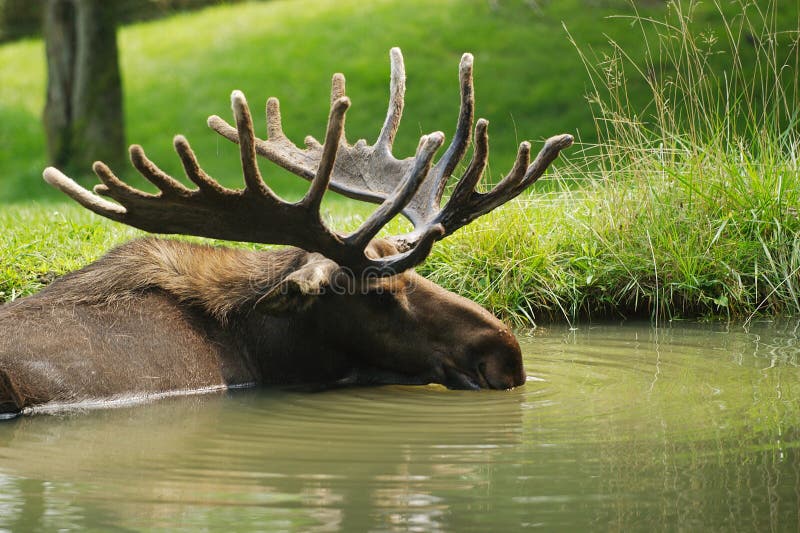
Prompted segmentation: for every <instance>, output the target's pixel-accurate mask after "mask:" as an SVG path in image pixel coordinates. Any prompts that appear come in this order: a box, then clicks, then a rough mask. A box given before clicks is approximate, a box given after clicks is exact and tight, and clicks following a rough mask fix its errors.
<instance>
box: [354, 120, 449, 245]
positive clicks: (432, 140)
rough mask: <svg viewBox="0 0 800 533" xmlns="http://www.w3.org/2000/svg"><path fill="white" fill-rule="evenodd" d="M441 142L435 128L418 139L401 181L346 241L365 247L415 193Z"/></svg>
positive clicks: (441, 134)
mask: <svg viewBox="0 0 800 533" xmlns="http://www.w3.org/2000/svg"><path fill="white" fill-rule="evenodd" d="M443 143H444V133H442V132H440V131H437V132H434V133H431V134H430V135H427V136H423V137H422V139H420V143H419V148H418V149H417V153H416V155H415V156H414V165H413V166H412V167H411V168H410V169H409V170H408V171H407V172H406V175H405V176H403V179H402V181H401V182H400V184H399V185H398V186H397V188H396V189H395V190H394V192H393V193H392V195H391V196H389V197H388V198H387V199H386V200H384V202H383V203H382V204H381V206H380V207H379V208H378V209H376V210H375V211H374V212H373V213H372V215H370V217H369V218H368V219H367V220H366V221H365V222H364V223H363V224H362V225H361V227H359V228H358V230H356V231H355V232H353V233H352V234H350V235H349V236H348V237H347V238H346V239H345V243H346V244H351V245H353V246H355V247H356V248H359V249H364V248H365V247H366V246H367V244H369V242H370V241H371V240H372V239H373V238H374V237H375V235H377V234H378V232H379V231H380V230H381V228H383V227H384V226H385V225H386V224H387V223H388V222H389V221H390V220H391V219H392V218H394V217H395V216H396V215H397V214H398V213H400V211H402V210H403V208H404V207H405V206H406V205H407V204H408V202H409V201H410V200H411V198H413V197H414V194H416V192H417V190H418V189H419V187H420V185H421V184H422V183H423V181H424V180H425V179H426V177H427V175H428V171H429V170H430V168H431V161H432V160H433V156H434V154H436V152H437V150H439V148H440V147H441V146H442V144H443Z"/></svg>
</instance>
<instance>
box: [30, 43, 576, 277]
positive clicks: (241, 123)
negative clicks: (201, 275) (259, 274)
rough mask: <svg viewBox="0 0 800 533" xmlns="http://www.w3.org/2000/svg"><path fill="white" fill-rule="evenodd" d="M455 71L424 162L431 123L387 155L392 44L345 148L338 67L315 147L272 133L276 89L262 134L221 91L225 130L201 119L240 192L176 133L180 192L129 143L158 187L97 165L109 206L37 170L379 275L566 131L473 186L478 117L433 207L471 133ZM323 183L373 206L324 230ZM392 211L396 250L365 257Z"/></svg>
mask: <svg viewBox="0 0 800 533" xmlns="http://www.w3.org/2000/svg"><path fill="white" fill-rule="evenodd" d="M460 79H461V110H460V112H459V117H458V122H457V125H456V133H455V135H454V136H453V140H452V141H451V143H450V145H449V146H448V148H447V150H446V151H445V153H444V155H443V156H442V157H441V159H439V161H437V162H436V164H435V165H434V164H433V163H432V161H433V156H434V155H435V153H436V151H437V150H438V149H439V148H440V147H441V145H442V144H443V142H444V135H443V134H442V133H441V132H434V133H431V134H429V135H426V136H423V137H422V138H421V139H420V142H419V145H418V147H417V151H416V154H415V155H414V156H413V157H408V158H406V159H402V160H398V159H396V158H395V157H394V156H393V155H392V153H391V150H392V144H393V142H394V137H395V135H396V133H397V129H398V127H399V125H400V118H401V116H402V111H403V96H404V93H405V69H404V66H403V57H402V55H401V53H400V50H399V49H398V48H393V49H392V50H391V89H390V99H389V109H388V112H387V116H386V120H385V121H384V124H383V127H382V129H381V132H380V134H379V136H378V140H377V141H376V142H375V144H374V145H371V146H369V145H367V143H366V141H363V140H360V141H358V142H356V143H355V144H354V145H350V144H348V143H347V141H346V139H345V137H344V117H345V113H346V111H347V109H348V108H349V107H350V100H349V99H348V98H347V97H346V96H345V80H344V76H342V75H341V74H336V75H334V77H333V81H332V87H331V110H330V116H329V118H328V126H327V130H326V133H325V140H324V143H322V144H320V143H319V142H318V141H317V140H316V139H314V138H313V137H310V136H309V137H307V138H306V148H305V149H300V148H298V147H297V146H296V145H295V144H294V143H292V142H291V141H290V140H289V139H288V138H287V137H286V135H284V133H283V129H282V127H281V118H280V108H279V104H278V100H277V99H275V98H270V99H269V100H268V101H267V134H268V139H266V140H262V139H258V138H257V137H256V136H255V133H254V131H253V122H252V118H251V116H250V110H249V108H248V106H247V101H246V100H245V97H244V95H243V94H242V93H241V92H239V91H234V92H233V94H232V95H231V104H232V107H233V113H234V119H235V122H236V126H235V127H233V126H231V125H230V124H228V123H227V122H225V121H224V120H223V119H221V118H219V117H217V116H211V117H209V119H208V124H209V126H210V127H212V128H213V129H214V130H216V131H217V132H218V133H220V134H221V135H223V136H224V137H226V138H227V139H229V140H231V141H233V142H236V143H238V144H239V148H240V155H241V163H242V173H243V176H244V182H245V187H244V189H238V190H232V189H227V188H225V187H223V186H222V185H220V184H219V183H218V182H217V181H215V180H214V179H212V178H211V177H210V176H208V175H207V174H206V173H205V172H204V171H203V170H202V169H201V168H200V165H199V163H198V162H197V158H196V157H195V155H194V152H193V151H192V149H191V148H190V146H189V143H188V142H187V141H186V139H185V138H184V137H183V136H180V135H178V136H176V137H175V141H174V145H175V150H176V151H177V153H178V156H179V157H180V159H181V162H182V164H183V167H184V170H185V172H186V175H187V177H188V178H189V179H190V180H191V181H192V182H194V183H195V185H197V189H188V188H187V187H185V186H184V185H182V184H181V183H180V182H179V181H177V180H175V179H174V178H172V177H171V176H169V175H167V174H166V173H165V172H164V171H162V170H161V169H159V168H158V167H157V166H156V165H155V164H154V163H152V162H151V161H150V160H149V159H147V157H146V156H145V154H144V151H143V150H142V148H141V147H140V146H138V145H133V146H131V149H130V152H131V162H132V163H133V166H134V167H135V168H136V169H137V170H138V171H139V173H141V174H142V175H143V176H144V177H145V178H147V179H148V180H149V181H150V182H152V183H153V184H154V185H156V187H158V189H159V190H160V192H159V193H157V194H149V193H146V192H143V191H140V190H138V189H135V188H133V187H131V186H130V185H128V184H126V183H125V182H123V181H122V180H120V179H119V178H118V177H117V176H115V175H114V174H113V172H112V171H111V170H110V169H109V168H108V167H107V166H106V165H105V164H103V163H101V162H97V163H95V164H94V166H93V170H94V172H95V174H97V176H98V177H99V178H100V180H101V181H102V184H101V185H97V186H95V188H94V192H95V193H97V194H101V195H104V196H108V197H110V198H112V199H114V200H116V201H117V202H119V203H113V202H109V201H107V200H105V199H103V198H101V197H100V196H97V195H96V194H93V193H91V192H89V191H87V190H86V189H84V188H83V187H81V186H80V185H78V184H77V183H75V182H74V181H73V180H72V179H70V178H69V177H67V176H65V175H64V174H62V173H61V172H60V171H59V170H57V169H55V168H53V167H48V168H47V169H45V171H44V179H45V180H46V181H47V182H48V183H50V184H51V185H53V186H55V187H56V188H58V189H60V190H61V191H63V192H65V193H66V194H67V195H69V196H70V197H72V198H73V199H74V200H76V201H77V202H78V203H80V204H81V205H83V206H84V207H86V208H87V209H90V210H91V211H93V212H95V213H97V214H99V215H102V216H104V217H107V218H110V219H112V220H115V221H118V222H122V223H124V224H128V225H130V226H134V227H137V228H140V229H143V230H146V231H150V232H158V233H177V234H185V235H196V236H202V237H211V238H217V239H227V240H235V241H247V242H258V243H270V244H292V245H295V246H299V247H300V248H303V249H305V250H308V251H313V252H319V253H322V254H323V255H325V256H326V257H328V258H330V259H332V260H334V261H336V262H337V263H338V264H340V265H341V266H344V267H348V268H350V269H352V270H353V271H354V272H355V273H364V272H366V271H369V272H370V273H371V274H373V275H378V276H388V275H392V274H396V273H398V272H402V271H403V270H406V269H408V268H411V267H413V266H415V265H417V264H419V263H421V262H422V261H424V259H425V258H426V257H427V255H428V254H429V253H430V250H431V247H432V246H433V243H434V241H436V240H438V239H441V238H442V237H444V236H446V235H449V234H450V233H452V232H454V231H455V230H457V229H458V228H460V227H461V226H464V225H466V224H468V223H469V222H471V221H472V220H474V219H475V218H477V217H479V216H481V215H483V214H485V213H487V212H489V211H491V210H492V209H494V208H495V207H497V206H499V205H502V204H503V203H505V202H507V201H508V200H510V199H512V198H514V197H515V196H517V195H518V194H519V193H521V192H522V191H523V190H524V189H525V188H527V187H528V186H529V185H531V184H532V183H533V182H534V181H536V180H537V179H538V178H539V177H540V176H541V175H542V174H543V173H544V171H545V169H546V168H547V166H548V165H549V164H550V163H551V162H552V161H553V160H554V159H555V158H556V157H557V156H558V153H559V151H560V150H562V149H563V148H566V147H567V146H569V145H570V144H572V137H571V136H570V135H559V136H556V137H551V138H550V139H548V140H547V141H546V142H545V145H544V147H543V148H542V150H541V151H540V152H539V155H538V156H537V157H536V159H535V160H534V161H533V163H531V164H529V156H530V144H529V143H527V142H523V143H522V144H521V145H520V147H519V152H518V154H517V159H516V162H515V163H514V166H513V168H512V170H511V172H510V173H509V174H508V175H507V176H506V177H505V178H503V179H502V180H501V181H500V183H498V184H497V185H496V186H495V187H494V188H493V189H492V190H491V191H489V192H487V193H480V192H477V191H476V190H475V187H476V185H477V184H478V182H479V181H480V179H481V177H482V175H483V171H484V168H485V167H486V163H487V160H488V144H489V141H488V134H487V126H488V122H487V121H486V120H483V119H480V120H478V122H477V124H476V126H475V149H474V154H473V158H472V161H471V162H470V164H469V165H468V167H467V169H466V171H465V173H464V175H463V176H462V177H461V178H460V180H459V181H458V183H457V184H456V186H455V189H454V190H453V193H452V195H451V196H450V199H449V201H448V202H447V204H446V205H445V206H444V208H440V207H439V204H440V202H441V198H442V195H443V193H444V190H445V185H446V183H447V180H448V179H449V178H450V176H451V175H452V173H453V172H454V170H455V168H456V166H457V165H458V163H459V162H460V161H461V159H462V158H463V157H464V154H465V153H466V151H467V148H468V146H469V143H470V140H471V139H470V131H471V129H472V121H473V115H474V96H473V84H472V56H471V55H470V54H464V56H463V57H462V59H461V66H460ZM257 154H258V155H261V156H264V157H266V158H267V159H269V160H270V161H273V162H274V163H276V164H278V165H280V166H281V167H283V168H285V169H287V170H289V171H290V172H292V173H294V174H296V175H298V176H300V177H302V178H305V179H307V180H309V181H311V186H310V187H309V189H308V192H307V193H306V195H305V196H304V197H303V199H302V200H300V201H299V202H296V203H289V202H286V201H284V200H282V199H281V198H279V197H278V196H277V195H275V193H274V192H273V191H272V190H271V189H270V188H269V186H267V184H266V183H264V180H263V179H262V177H261V174H260V172H259V169H258V165H257V161H256V155H257ZM328 187H330V188H332V189H334V190H336V191H338V192H341V193H342V194H345V195H346V196H350V197H352V198H356V199H360V200H367V201H370V202H376V203H381V206H380V207H379V208H378V209H376V210H375V212H374V213H373V214H372V215H371V216H370V217H369V218H368V219H367V220H366V221H365V222H364V223H363V224H362V225H361V227H359V228H358V229H357V230H356V231H355V232H353V233H351V234H349V235H343V234H340V233H337V232H335V231H332V230H331V229H330V228H328V227H327V226H326V225H325V224H324V222H323V221H322V219H321V216H320V203H321V201H322V197H323V195H324V193H325V190H326V189H327V188H328ZM401 212H402V213H403V214H404V215H405V216H406V217H407V218H408V219H409V220H410V221H411V222H412V224H413V225H414V231H413V232H412V233H410V234H408V235H401V236H394V237H392V239H394V241H395V242H396V243H397V244H398V247H399V248H400V250H401V252H400V253H398V254H396V255H394V256H391V257H386V258H379V259H371V258H368V257H366V255H365V249H366V247H367V246H368V244H369V242H370V241H371V240H372V239H373V238H374V237H375V235H377V233H378V232H379V231H380V229H381V228H382V227H383V226H384V225H386V224H387V223H388V222H389V221H390V220H391V219H392V218H394V217H395V216H396V215H397V214H398V213H401Z"/></svg>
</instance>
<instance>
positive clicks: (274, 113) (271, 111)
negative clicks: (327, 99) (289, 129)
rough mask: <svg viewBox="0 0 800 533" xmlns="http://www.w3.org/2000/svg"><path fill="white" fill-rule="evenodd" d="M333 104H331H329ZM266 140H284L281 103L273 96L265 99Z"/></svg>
mask: <svg viewBox="0 0 800 533" xmlns="http://www.w3.org/2000/svg"><path fill="white" fill-rule="evenodd" d="M331 104H333V102H331ZM266 115H267V138H268V139H273V140H278V139H285V138H286V134H284V133H283V125H282V123H281V103H280V101H279V100H278V99H277V98H275V97H274V96H273V97H271V98H268V99H267V109H266Z"/></svg>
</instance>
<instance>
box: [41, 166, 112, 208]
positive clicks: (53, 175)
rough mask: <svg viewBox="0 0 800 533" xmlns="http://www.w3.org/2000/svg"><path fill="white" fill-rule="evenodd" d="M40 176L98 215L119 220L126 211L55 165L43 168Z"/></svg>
mask: <svg viewBox="0 0 800 533" xmlns="http://www.w3.org/2000/svg"><path fill="white" fill-rule="evenodd" d="M42 177H43V178H44V181H46V182H47V183H49V184H50V185H52V186H53V187H55V188H56V189H58V190H59V191H61V192H63V193H64V194H66V195H67V196H69V197H70V198H72V199H73V200H75V201H76V202H78V203H79V204H80V205H82V206H83V207H85V208H86V209H88V210H89V211H91V212H93V213H96V214H98V215H100V216H103V217H106V218H110V219H111V220H116V221H118V222H119V221H121V220H122V219H123V217H124V216H125V214H126V213H127V211H126V210H125V208H124V207H122V206H121V205H119V204H115V203H114V202H109V201H108V200H106V199H104V198H101V197H100V196H97V195H96V194H92V193H91V192H89V191H88V190H86V189H84V188H83V187H81V186H80V185H78V184H77V183H76V182H75V181H74V180H73V179H72V178H70V177H68V176H67V175H65V174H64V173H62V172H61V171H60V170H58V169H57V168H55V167H47V168H46V169H44V172H43V173H42Z"/></svg>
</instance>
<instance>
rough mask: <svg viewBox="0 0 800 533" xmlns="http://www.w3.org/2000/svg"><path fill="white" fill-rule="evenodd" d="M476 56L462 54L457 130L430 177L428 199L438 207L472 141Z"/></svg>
mask: <svg viewBox="0 0 800 533" xmlns="http://www.w3.org/2000/svg"><path fill="white" fill-rule="evenodd" d="M473 61H474V58H473V57H472V54H464V55H463V56H461V63H460V64H459V68H458V74H459V80H460V82H461V107H460V109H459V113H458V122H457V123H456V131H455V134H453V139H452V141H450V146H448V147H447V150H446V151H445V153H444V155H442V157H441V159H439V161H437V162H436V165H434V167H433V170H431V175H430V177H429V178H428V187H430V191H431V196H430V198H429V199H428V201H429V202H431V203H432V204H433V205H434V206H436V207H438V206H439V202H440V201H441V199H442V194H444V188H445V185H447V180H449V179H450V176H451V175H452V174H453V171H454V170H455V169H456V166H457V165H458V164H459V163H460V162H461V160H462V159H463V158H464V154H466V152H467V148H468V147H469V143H470V140H471V139H470V134H471V133H472V121H473V119H474V117H475V90H474V85H473V81H472V65H473Z"/></svg>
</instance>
